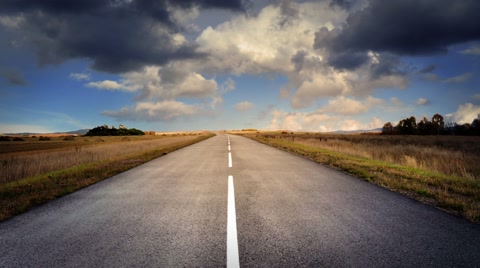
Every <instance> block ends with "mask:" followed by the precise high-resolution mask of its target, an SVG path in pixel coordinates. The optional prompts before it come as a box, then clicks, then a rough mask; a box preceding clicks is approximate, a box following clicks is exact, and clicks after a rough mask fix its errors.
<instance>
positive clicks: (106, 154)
mask: <svg viewBox="0 0 480 268" xmlns="http://www.w3.org/2000/svg"><path fill="white" fill-rule="evenodd" d="M213 135H214V134H211V133H203V134H201V135H198V134H195V135H181V136H178V135H177V136H166V137H165V136H146V137H93V138H92V137H89V139H90V140H93V141H90V140H85V139H84V138H81V139H76V140H75V141H63V140H62V139H60V138H56V139H51V141H48V142H50V144H44V143H43V142H44V141H42V142H35V141H33V140H30V142H31V143H32V144H27V142H25V143H24V144H18V145H14V146H13V147H10V148H12V149H13V152H9V153H6V152H3V153H0V159H1V160H0V163H1V165H0V167H1V174H2V177H1V178H2V179H1V181H0V221H1V220H4V219H7V218H9V217H12V216H14V215H17V214H19V213H22V212H24V211H26V210H28V209H30V208H32V207H35V206H37V205H40V204H43V203H45V202H47V201H50V200H52V199H55V198H57V197H60V196H63V195H66V194H69V193H71V192H74V191H76V190H78V189H80V188H83V187H85V186H88V185H91V184H93V183H96V182H98V181H101V180H103V179H106V178H109V177H111V176H113V175H115V174H118V173H120V172H123V171H125V170H128V169H130V168H133V167H135V166H138V165H140V164H142V163H145V162H147V161H150V160H152V159H154V158H157V157H160V156H162V155H165V154H167V153H169V152H172V151H174V150H177V149H179V148H182V147H185V146H188V145H191V144H193V143H196V142H199V141H202V140H204V139H207V138H209V137H211V136H213ZM45 142H46V141H45ZM19 143H20V142H19ZM87 144H88V145H87ZM16 146H18V147H16Z"/></svg>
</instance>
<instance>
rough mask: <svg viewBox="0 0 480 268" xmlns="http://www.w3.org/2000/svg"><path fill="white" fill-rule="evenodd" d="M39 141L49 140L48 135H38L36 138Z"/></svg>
mask: <svg viewBox="0 0 480 268" xmlns="http://www.w3.org/2000/svg"><path fill="white" fill-rule="evenodd" d="M38 140H39V141H49V140H50V137H43V136H40V138H38Z"/></svg>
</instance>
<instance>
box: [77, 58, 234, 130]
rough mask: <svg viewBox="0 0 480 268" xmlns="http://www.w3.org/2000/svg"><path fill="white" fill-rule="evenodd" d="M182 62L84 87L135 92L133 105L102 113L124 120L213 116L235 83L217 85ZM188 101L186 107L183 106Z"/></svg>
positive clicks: (227, 82) (230, 80) (123, 75)
mask: <svg viewBox="0 0 480 268" xmlns="http://www.w3.org/2000/svg"><path fill="white" fill-rule="evenodd" d="M192 68H193V67H192V66H190V65H189V64H186V63H184V62H183V63H182V62H180V63H171V64H168V65H166V66H148V67H145V68H144V69H143V70H141V71H131V72H128V73H125V74H122V75H120V77H121V79H119V80H118V81H112V80H104V81H96V82H89V83H87V84H86V85H85V86H87V87H92V88H97V89H101V90H121V91H127V92H132V93H135V94H136V95H135V97H134V100H133V102H134V103H133V105H131V106H128V107H124V108H122V109H120V110H118V111H104V112H103V113H102V114H103V115H106V116H110V117H115V118H119V119H120V118H123V119H125V120H142V118H143V120H144V121H172V120H176V119H178V118H185V117H194V116H204V115H211V114H213V112H214V110H215V109H216V108H217V106H218V105H221V104H222V103H223V97H222V96H223V95H224V94H226V93H227V92H229V91H231V90H234V89H235V81H233V80H232V79H231V78H228V79H226V80H225V81H224V82H223V83H222V84H220V85H218V83H217V81H216V80H214V79H208V78H206V77H204V76H203V75H201V74H199V73H197V72H194V71H191V70H190V69H192ZM187 102H188V104H187Z"/></svg>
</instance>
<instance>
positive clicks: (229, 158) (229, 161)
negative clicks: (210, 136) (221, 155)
mask: <svg viewBox="0 0 480 268" xmlns="http://www.w3.org/2000/svg"><path fill="white" fill-rule="evenodd" d="M228 167H232V152H228Z"/></svg>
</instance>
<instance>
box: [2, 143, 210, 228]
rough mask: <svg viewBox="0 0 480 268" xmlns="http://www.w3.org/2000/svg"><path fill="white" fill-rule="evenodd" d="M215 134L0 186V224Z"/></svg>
mask: <svg viewBox="0 0 480 268" xmlns="http://www.w3.org/2000/svg"><path fill="white" fill-rule="evenodd" d="M212 136H214V134H208V135H203V136H199V137H197V138H195V139H192V140H188V141H184V142H177V143H173V144H169V145H167V146H164V147H162V148H157V149H153V150H149V151H145V152H142V153H136V154H131V155H126V156H121V157H117V158H113V159H108V160H104V161H99V162H94V163H87V164H82V165H78V166H74V167H70V168H66V169H62V170H57V171H53V172H49V173H46V174H42V175H38V176H34V177H29V178H25V179H21V180H18V181H14V182H10V183H5V184H2V185H0V221H1V220H4V219H7V218H10V217H12V216H14V215H17V214H20V213H22V212H25V211H27V210H29V209H31V208H33V207H35V206H38V205H41V204H44V203H46V202H48V201H50V200H53V199H55V198H58V197H61V196H64V195H67V194H70V193H72V192H74V191H76V190H78V189H81V188H83V187H86V186H89V185H92V184H94V183H96V182H99V181H101V180H104V179H106V178H109V177H111V176H113V175H116V174H118V173H121V172H124V171H126V170H128V169H131V168H133V167H136V166H138V165H141V164H143V163H146V162H148V161H150V160H153V159H155V158H158V157H160V156H163V155H166V154H168V153H170V152H173V151H175V150H178V149H180V148H183V147H186V146H189V145H192V144H194V143H197V142H200V141H202V140H205V139H208V138H210V137H212Z"/></svg>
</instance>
